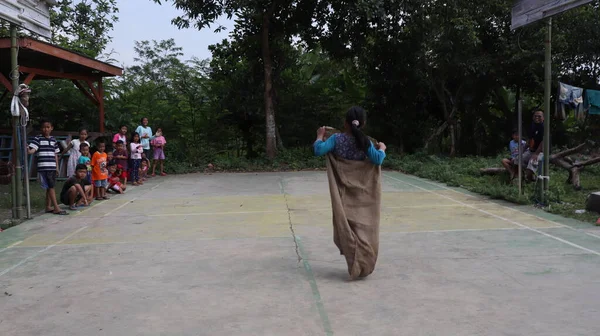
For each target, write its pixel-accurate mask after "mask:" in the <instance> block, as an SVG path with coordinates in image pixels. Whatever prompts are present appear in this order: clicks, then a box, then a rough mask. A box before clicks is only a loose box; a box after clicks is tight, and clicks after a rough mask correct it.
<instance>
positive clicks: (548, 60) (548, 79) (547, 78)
mask: <svg viewBox="0 0 600 336" xmlns="http://www.w3.org/2000/svg"><path fill="white" fill-rule="evenodd" d="M544 70H545V71H544V72H545V75H544V82H545V83H544V84H545V85H544V102H545V108H544V109H545V111H544V112H545V114H546V116H545V118H544V176H545V177H544V179H543V180H542V185H543V186H544V187H543V188H542V193H544V191H546V190H548V188H549V187H550V177H549V176H550V89H551V84H552V18H549V19H548V25H547V28H546V57H545V65H544ZM542 199H543V200H544V204H545V203H547V202H546V199H545V198H542Z"/></svg>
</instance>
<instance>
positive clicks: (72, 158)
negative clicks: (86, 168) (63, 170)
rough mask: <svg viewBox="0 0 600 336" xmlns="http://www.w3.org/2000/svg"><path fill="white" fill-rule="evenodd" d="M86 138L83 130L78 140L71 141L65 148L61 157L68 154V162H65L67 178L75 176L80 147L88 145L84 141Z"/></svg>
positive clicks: (85, 131) (86, 133)
mask: <svg viewBox="0 0 600 336" xmlns="http://www.w3.org/2000/svg"><path fill="white" fill-rule="evenodd" d="M87 137H88V132H87V130H86V129H85V128H83V129H81V130H80V131H79V139H73V140H71V143H70V144H69V145H68V146H67V148H65V150H64V151H63V152H62V154H61V155H64V154H66V153H67V152H69V161H67V176H69V177H70V176H73V175H75V166H77V162H78V161H79V156H80V155H81V153H80V147H81V144H87V145H88V146H89V145H90V143H89V142H87V141H86V139H87Z"/></svg>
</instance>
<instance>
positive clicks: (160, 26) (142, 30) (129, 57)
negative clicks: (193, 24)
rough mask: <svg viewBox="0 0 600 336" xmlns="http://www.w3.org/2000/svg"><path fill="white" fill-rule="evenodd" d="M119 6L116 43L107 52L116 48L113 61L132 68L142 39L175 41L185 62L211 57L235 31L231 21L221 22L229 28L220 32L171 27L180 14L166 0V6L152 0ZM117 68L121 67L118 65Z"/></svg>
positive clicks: (119, 2)
mask: <svg viewBox="0 0 600 336" xmlns="http://www.w3.org/2000/svg"><path fill="white" fill-rule="evenodd" d="M117 5H118V7H119V13H118V16H119V22H117V23H115V26H114V30H113V31H112V33H111V36H112V37H113V40H112V42H111V43H110V44H109V45H108V47H107V49H106V52H109V51H111V50H112V49H114V51H115V53H114V54H113V55H112V58H114V59H116V60H118V61H119V62H120V63H121V64H118V65H121V66H122V65H125V66H129V65H132V64H133V63H134V62H133V58H134V57H135V53H134V51H133V46H134V41H142V40H157V41H160V40H166V39H169V38H174V39H175V42H176V43H177V45H178V46H180V47H182V48H183V52H184V53H185V56H184V57H185V59H190V58H192V56H196V57H198V58H200V59H204V58H209V57H210V56H211V55H210V51H208V46H209V45H211V44H215V43H218V42H221V40H223V39H224V38H227V35H228V34H229V32H230V31H231V29H232V28H233V22H232V21H229V20H227V18H222V19H219V21H218V22H219V23H220V24H221V25H223V26H225V27H227V28H228V29H227V30H226V31H223V32H220V33H218V34H217V33H214V28H215V27H217V26H218V25H217V24H215V26H211V28H206V29H203V30H202V31H198V30H196V29H184V30H179V29H177V27H175V26H173V25H172V24H171V19H173V18H174V17H176V16H177V15H179V14H180V12H179V11H178V10H176V9H175V8H174V7H173V6H172V3H171V2H166V1H163V4H162V5H158V4H156V3H154V2H153V1H152V0H117ZM115 65H117V64H115Z"/></svg>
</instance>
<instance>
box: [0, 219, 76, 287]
mask: <svg viewBox="0 0 600 336" xmlns="http://www.w3.org/2000/svg"><path fill="white" fill-rule="evenodd" d="M87 228H88V227H87V226H84V227H82V228H79V229H77V230H75V231H73V232H71V234H69V235H68V236H66V237H64V238H63V239H61V240H59V241H57V242H55V243H54V244H52V245H50V246H47V247H46V248H43V249H41V250H39V251H37V252H35V253H34V254H32V255H30V256H29V257H27V258H25V259H23V260H21V261H20V262H18V263H17V264H15V265H12V266H11V267H9V268H7V269H5V270H4V271H2V272H0V277H2V276H3V275H5V274H6V273H8V272H10V271H12V270H14V269H15V268H17V267H19V266H21V265H23V264H24V263H26V262H28V261H29V260H31V259H33V258H35V257H37V256H38V255H40V254H42V253H44V252H46V251H48V250H50V249H51V248H53V247H54V246H56V245H58V244H60V243H62V242H64V241H66V240H67V239H69V238H71V237H73V236H74V235H76V234H78V233H79V232H81V231H83V230H85V229H87Z"/></svg>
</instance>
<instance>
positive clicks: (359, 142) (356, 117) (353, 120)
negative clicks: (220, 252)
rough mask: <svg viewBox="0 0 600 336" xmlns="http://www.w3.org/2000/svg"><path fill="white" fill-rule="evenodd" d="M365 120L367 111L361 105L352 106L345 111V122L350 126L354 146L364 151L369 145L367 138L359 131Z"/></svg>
mask: <svg viewBox="0 0 600 336" xmlns="http://www.w3.org/2000/svg"><path fill="white" fill-rule="evenodd" d="M366 121H367V113H366V112H365V110H364V109H363V108H362V107H358V106H352V107H351V108H350V109H349V110H348V112H346V122H347V123H348V125H349V126H350V130H351V131H352V135H354V139H355V140H356V146H357V147H358V148H359V149H360V150H362V151H363V152H365V153H366V152H367V151H368V150H369V147H370V145H371V144H370V141H369V138H368V137H367V136H366V135H365V134H364V133H363V132H362V131H361V129H362V128H363V126H364V125H365V122H366ZM356 124H358V125H356Z"/></svg>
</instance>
